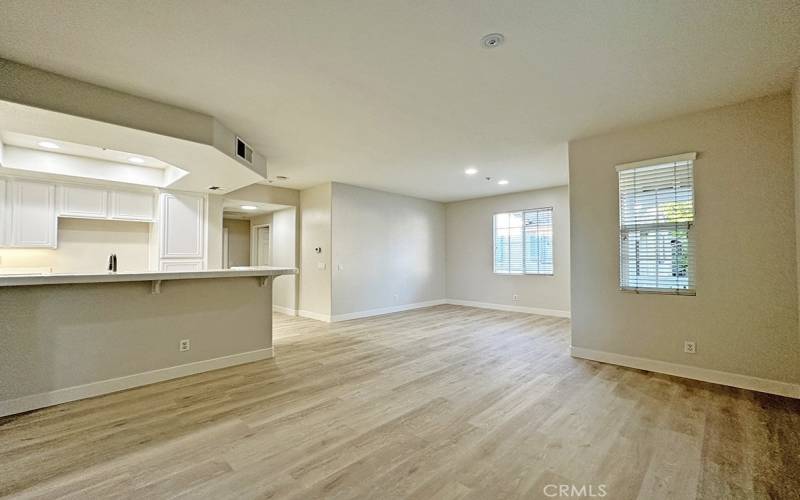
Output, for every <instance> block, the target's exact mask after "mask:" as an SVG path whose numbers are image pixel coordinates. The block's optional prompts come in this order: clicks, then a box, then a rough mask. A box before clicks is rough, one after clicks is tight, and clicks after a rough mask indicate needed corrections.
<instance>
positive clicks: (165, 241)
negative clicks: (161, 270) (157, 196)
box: [161, 193, 205, 259]
mask: <svg viewBox="0 0 800 500" xmlns="http://www.w3.org/2000/svg"><path fill="white" fill-rule="evenodd" d="M203 201H204V199H203V197H202V196H196V195H191V194H174V193H163V194H162V195H161V258H162V259H164V258H167V259H169V258H197V259H202V258H203V246H204V232H203V228H204V225H205V212H204V203H203Z"/></svg>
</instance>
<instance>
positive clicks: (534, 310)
mask: <svg viewBox="0 0 800 500" xmlns="http://www.w3.org/2000/svg"><path fill="white" fill-rule="evenodd" d="M447 303H448V304H452V305H454V306H468V307H479V308H481V309H496V310H498V311H512V312H521V313H528V314H540V315H542V316H556V317H558V318H569V317H570V312H569V311H562V310H560V309H542V308H540V307H525V306H508V305H505V304H492V303H489V302H475V301H472V300H459V299H447Z"/></svg>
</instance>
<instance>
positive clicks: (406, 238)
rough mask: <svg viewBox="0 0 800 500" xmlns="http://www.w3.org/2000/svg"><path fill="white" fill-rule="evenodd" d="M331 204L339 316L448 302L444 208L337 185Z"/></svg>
mask: <svg viewBox="0 0 800 500" xmlns="http://www.w3.org/2000/svg"><path fill="white" fill-rule="evenodd" d="M332 204H333V219H332V220H333V222H332V225H333V230H332V234H333V315H334V316H336V315H341V314H348V313H355V312H361V311H368V310H371V309H382V308H388V307H395V306H402V305H405V304H414V303H419V302H427V301H432V300H440V299H444V298H445V209H444V205H443V204H442V203H438V202H433V201H428V200H422V199H419V198H411V197H408V196H401V195H397V194H391V193H386V192H382V191H375V190H372V189H364V188H360V187H356V186H350V185H347V184H340V183H334V184H333V201H332ZM340 266H341V269H340Z"/></svg>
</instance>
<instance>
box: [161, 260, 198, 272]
mask: <svg viewBox="0 0 800 500" xmlns="http://www.w3.org/2000/svg"><path fill="white" fill-rule="evenodd" d="M202 270H203V261H202V260H162V261H161V271H164V272H184V273H185V272H194V271H202Z"/></svg>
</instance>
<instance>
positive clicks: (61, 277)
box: [0, 266, 297, 287]
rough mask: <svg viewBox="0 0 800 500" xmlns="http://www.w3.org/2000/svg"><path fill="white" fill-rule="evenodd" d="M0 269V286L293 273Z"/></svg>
mask: <svg viewBox="0 0 800 500" xmlns="http://www.w3.org/2000/svg"><path fill="white" fill-rule="evenodd" d="M2 272H3V270H2V269H0V287H4V286H30V285H66V284H71V283H119V282H125V281H166V280H192V279H205V278H240V277H248V276H249V277H269V276H273V277H274V276H282V275H284V274H297V269H295V268H293V267H272V266H253V267H233V268H231V269H214V270H207V271H137V272H117V273H111V272H103V273H37V274H12V275H4V274H2Z"/></svg>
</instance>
